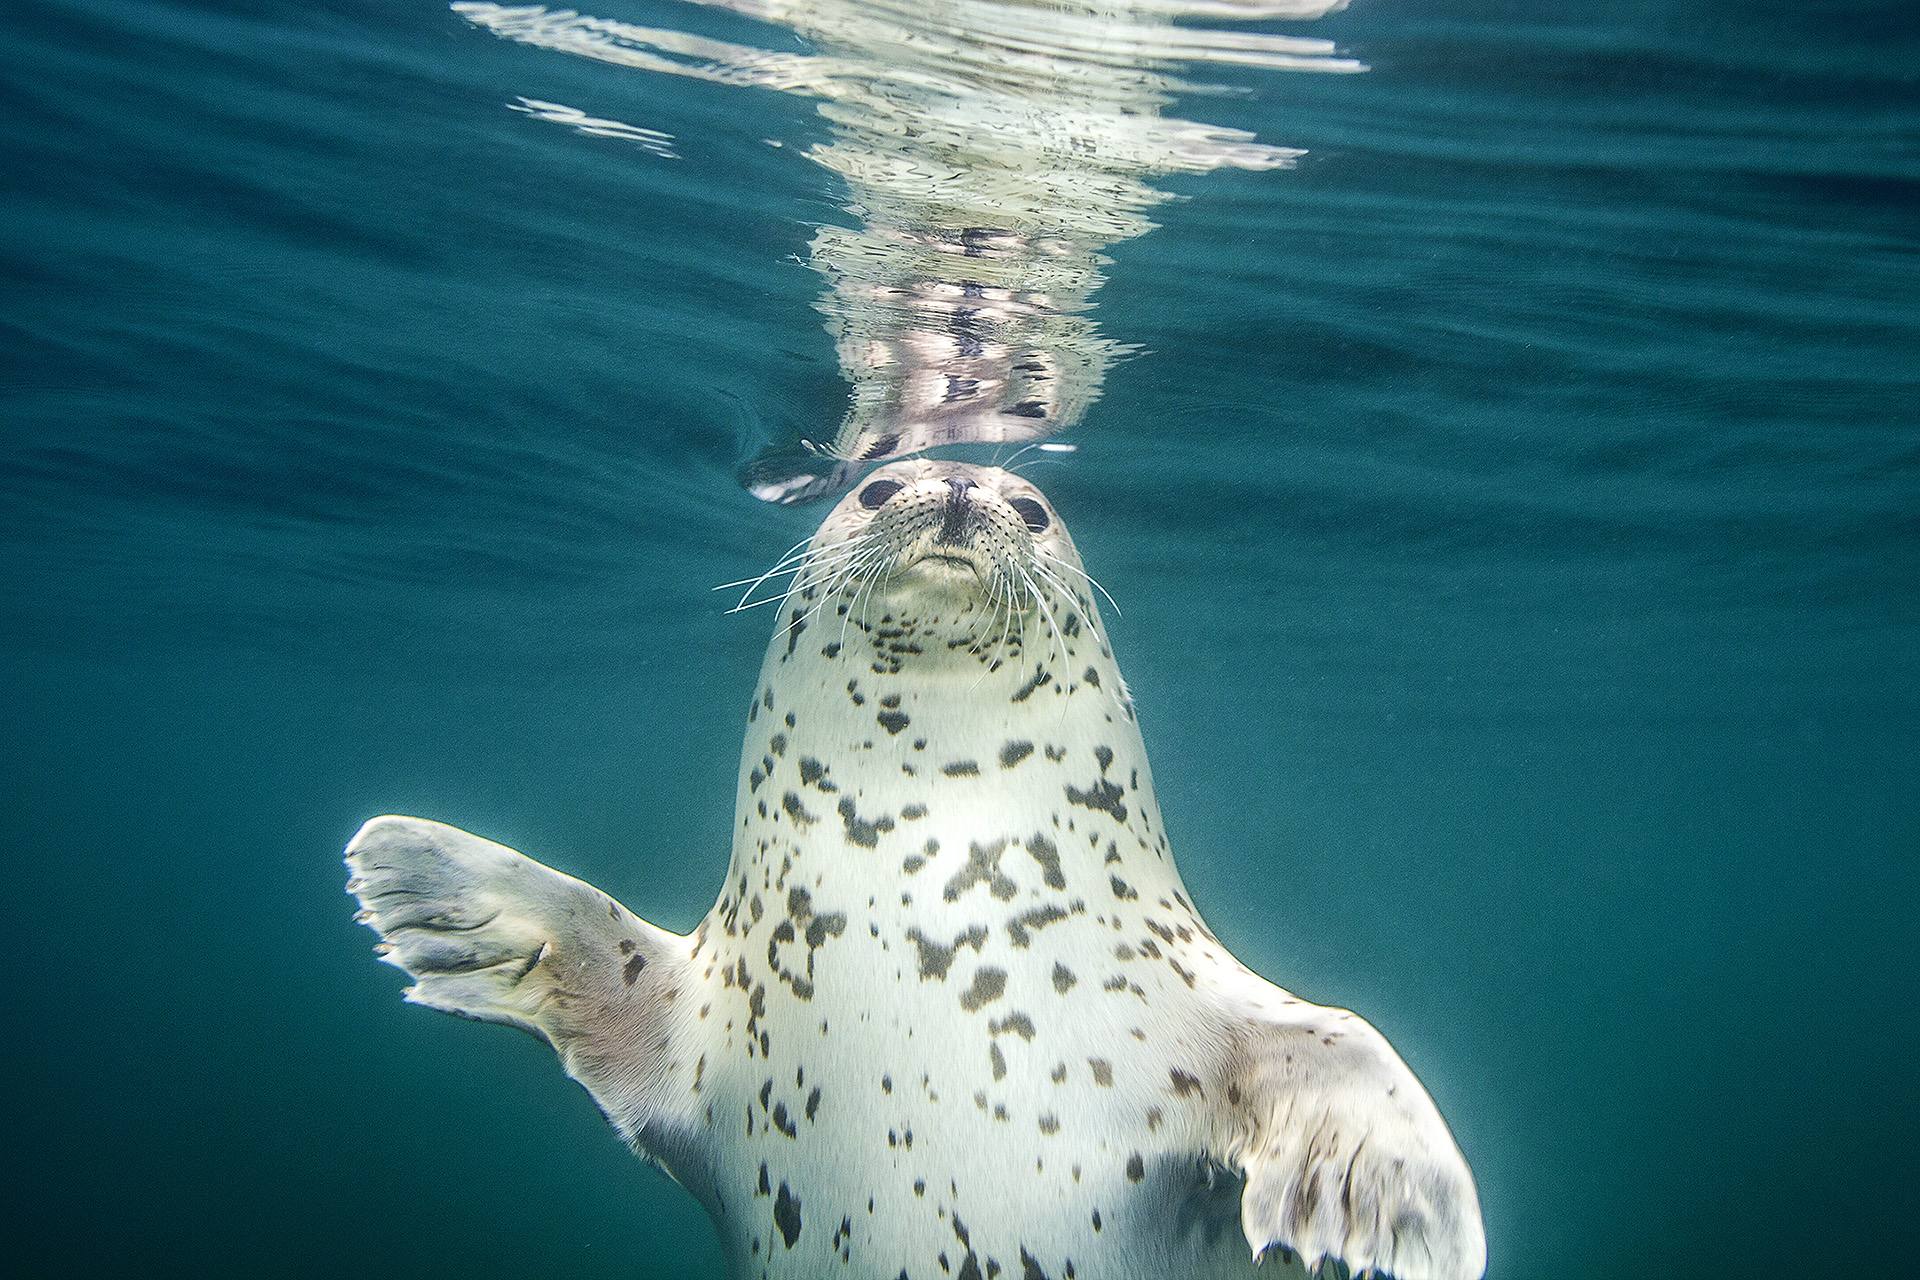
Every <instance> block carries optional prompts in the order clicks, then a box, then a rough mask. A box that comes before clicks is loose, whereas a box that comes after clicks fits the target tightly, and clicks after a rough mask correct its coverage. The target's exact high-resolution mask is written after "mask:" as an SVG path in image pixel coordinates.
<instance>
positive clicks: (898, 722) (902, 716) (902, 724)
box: [874, 711, 913, 733]
mask: <svg viewBox="0 0 1920 1280" xmlns="http://www.w3.org/2000/svg"><path fill="white" fill-rule="evenodd" d="M874 719H876V720H878V721H879V722H880V727H881V728H882V729H885V730H886V731H887V732H888V733H899V732H900V731H901V730H902V729H904V728H906V727H907V726H908V725H910V724H912V723H913V721H912V720H910V719H908V718H907V713H906V712H904V711H882V712H881V713H880V714H879V715H877V716H875V717H874Z"/></svg>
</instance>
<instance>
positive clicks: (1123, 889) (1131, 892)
mask: <svg viewBox="0 0 1920 1280" xmlns="http://www.w3.org/2000/svg"><path fill="white" fill-rule="evenodd" d="M1107 879H1108V883H1109V884H1111V885H1112V886H1113V896H1114V897H1116V898H1118V899H1120V900H1121V901H1122V902H1131V901H1133V900H1134V899H1136V898H1138V897H1139V896H1140V891H1139V890H1138V889H1136V888H1134V887H1133V886H1132V885H1130V884H1128V883H1127V882H1126V881H1125V880H1122V879H1121V878H1120V877H1119V876H1109V877H1108V878H1107ZM1145 945H1146V946H1151V945H1152V944H1151V943H1148V944H1145Z"/></svg>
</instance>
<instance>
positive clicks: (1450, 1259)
mask: <svg viewBox="0 0 1920 1280" xmlns="http://www.w3.org/2000/svg"><path fill="white" fill-rule="evenodd" d="M1249 976H1250V975H1249ZM1255 981H1257V980H1255ZM1259 985H1260V987H1262V988H1264V991H1262V992H1260V993H1254V998H1252V999H1249V1000H1248V1001H1246V1002H1245V1004H1244V1006H1243V1007H1244V1008H1245V1010H1246V1016H1245V1017H1244V1018H1236V1019H1234V1023H1233V1025H1232V1026H1230V1028H1229V1036H1230V1039H1231V1040H1232V1041H1233V1042H1234V1044H1235V1051H1234V1053H1233V1054H1232V1055H1231V1056H1230V1058H1229V1061H1228V1065H1227V1067H1226V1079H1225V1080H1224V1081H1222V1086H1223V1087H1221V1088H1220V1089H1219V1091H1218V1094H1217V1095H1216V1096H1217V1097H1218V1098H1219V1102H1218V1103H1217V1108H1218V1109H1217V1112H1216V1116H1215V1119H1216V1124H1217V1126H1218V1127H1217V1130H1216V1133H1217V1138H1216V1144H1215V1145H1216V1151H1217V1154H1218V1155H1219V1156H1220V1157H1221V1159H1222V1160H1223V1161H1224V1162H1225V1163H1227V1164H1228V1165H1229V1166H1231V1167H1234V1168H1238V1169H1240V1170H1242V1171H1243V1172H1244V1173H1245V1174H1246V1178H1247V1185H1246V1189H1245V1190H1244V1191H1243V1192H1242V1193H1241V1199H1240V1222H1241V1226H1242V1227H1243V1228H1244V1229H1245V1231H1246V1235H1247V1242H1248V1244H1250V1245H1251V1246H1252V1248H1253V1252H1254V1256H1255V1258H1256V1259H1257V1258H1259V1257H1260V1256H1261V1255H1262V1254H1263V1253H1264V1252H1265V1251H1266V1250H1268V1249H1269V1248H1277V1249H1279V1250H1280V1251H1281V1252H1282V1254H1283V1256H1284V1255H1285V1254H1286V1252H1287V1251H1291V1252H1292V1253H1293V1254H1296V1255H1298V1256H1299V1258H1300V1260H1301V1262H1302V1263H1303V1264H1304V1265H1305V1266H1306V1269H1307V1270H1308V1271H1309V1272H1313V1271H1315V1270H1317V1269H1318V1267H1319V1265H1320V1263H1321V1262H1322V1261H1324V1260H1329V1259H1334V1258H1338V1259H1339V1260H1340V1261H1341V1262H1343V1263H1345V1264H1346V1267H1347V1271H1348V1274H1350V1275H1355V1276H1360V1275H1369V1274H1376V1273H1377V1274H1380V1275H1386V1276H1392V1277H1394V1278H1395V1280H1479V1277H1480V1276H1481V1275H1482V1273H1483V1272H1485V1270H1486V1265H1487V1237H1486V1229H1485V1227H1484V1226H1483V1225H1482V1223H1481V1219H1480V1198H1479V1195H1478V1193H1477V1192H1476V1191H1475V1190H1474V1186H1473V1175H1472V1173H1471V1172H1469V1171H1468V1169H1467V1162H1466V1160H1465V1158H1464V1157H1462V1156H1461V1154H1460V1148H1459V1147H1457V1146H1456V1145H1455V1144H1454V1141H1453V1135H1452V1134H1451V1133H1449V1132H1448V1130H1447V1126H1446V1122H1445V1121H1444V1120H1442V1119H1441V1118H1440V1112H1439V1109H1438V1108H1436V1107H1435V1106H1434V1105H1433V1099H1432V1098H1430V1097H1428V1096H1427V1091H1426V1090H1425V1089H1424V1088H1422V1087H1421V1084H1420V1081H1419V1080H1418V1079H1416V1078H1415V1077H1414V1074H1413V1072H1412V1071H1411V1070H1409V1069H1408V1067H1407V1064H1406V1063H1404V1062H1402V1061H1401V1060H1400V1055H1399V1054H1397V1053H1395V1052H1394V1051H1393V1046H1391V1045H1389V1044H1388V1043H1387V1040H1386V1037H1384V1036H1382V1035H1381V1034H1380V1033H1379V1032H1378V1031H1375V1030H1374V1029H1373V1028H1372V1027H1371V1026H1370V1025H1368V1024H1367V1023H1366V1022H1365V1021H1364V1020H1363V1019H1361V1018H1359V1017H1358V1016H1356V1015H1354V1014H1351V1013H1348V1012H1347V1011H1346V1010H1344V1009H1327V1008H1322V1007H1321V1006H1319V1005H1314V1004H1308V1003H1306V1002H1305V1001H1303V1000H1298V999H1295V998H1294V997H1292V996H1290V995H1288V994H1287V993H1286V992H1284V991H1282V990H1280V989H1279V988H1278V987H1274V986H1271V985H1269V984H1267V983H1264V982H1261V983H1259Z"/></svg>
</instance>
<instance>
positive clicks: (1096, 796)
mask: <svg viewBox="0 0 1920 1280" xmlns="http://www.w3.org/2000/svg"><path fill="white" fill-rule="evenodd" d="M1102 750H1105V748H1102ZM1125 794H1126V793H1125V792H1124V791H1122V790H1120V788H1119V787H1117V786H1115V785H1114V784H1113V783H1111V782H1108V781H1107V780H1106V779H1105V778H1101V779H1099V780H1097V781H1096V782H1095V783H1094V784H1093V785H1092V786H1091V787H1089V788H1088V789H1087V790H1085V791H1082V790H1080V788H1078V787H1076V786H1072V785H1069V786H1068V787H1067V803H1068V804H1077V805H1079V806H1080V807H1082V808H1084V809H1104V810H1106V811H1107V812H1108V813H1110V814H1112V815H1113V820H1114V821H1115V822H1125V821H1126V820H1127V806H1126V804H1125V803H1124V802H1123V801H1122V800H1121V799H1120V797H1121V796H1123V795H1125Z"/></svg>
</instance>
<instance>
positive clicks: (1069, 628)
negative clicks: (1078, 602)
mask: <svg viewBox="0 0 1920 1280" xmlns="http://www.w3.org/2000/svg"><path fill="white" fill-rule="evenodd" d="M1060 634H1061V635H1063V636H1066V637H1067V638H1068V639H1069V640H1071V639H1072V638H1073V637H1075V636H1077V635H1079V634H1080V615H1079V614H1077V613H1070V614H1068V615H1067V620H1066V621H1065V622H1063V623H1061V624H1060Z"/></svg>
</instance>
